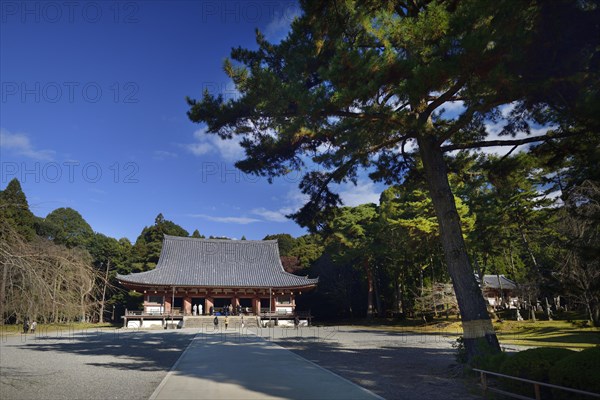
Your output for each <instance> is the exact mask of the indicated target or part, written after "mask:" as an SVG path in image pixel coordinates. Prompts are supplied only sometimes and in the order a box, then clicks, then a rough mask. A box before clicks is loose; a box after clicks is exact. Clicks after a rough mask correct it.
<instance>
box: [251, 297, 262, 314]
mask: <svg viewBox="0 0 600 400" xmlns="http://www.w3.org/2000/svg"><path fill="white" fill-rule="evenodd" d="M252 312H254V314H255V315H260V297H254V298H253V299H252Z"/></svg>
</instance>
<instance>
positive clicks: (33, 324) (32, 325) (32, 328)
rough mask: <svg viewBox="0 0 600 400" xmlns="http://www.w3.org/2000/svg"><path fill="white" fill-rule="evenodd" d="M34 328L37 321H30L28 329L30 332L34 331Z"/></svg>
mask: <svg viewBox="0 0 600 400" xmlns="http://www.w3.org/2000/svg"><path fill="white" fill-rule="evenodd" d="M35 328H37V322H35V321H33V322H32V323H31V327H30V328H29V330H30V331H31V333H35Z"/></svg>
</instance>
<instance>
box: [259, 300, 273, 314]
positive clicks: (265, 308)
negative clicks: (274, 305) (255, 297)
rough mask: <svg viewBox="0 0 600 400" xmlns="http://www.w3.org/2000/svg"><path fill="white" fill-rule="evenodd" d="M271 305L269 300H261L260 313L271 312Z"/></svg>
mask: <svg viewBox="0 0 600 400" xmlns="http://www.w3.org/2000/svg"><path fill="white" fill-rule="evenodd" d="M270 311H272V310H271V304H270V300H269V299H260V312H270Z"/></svg>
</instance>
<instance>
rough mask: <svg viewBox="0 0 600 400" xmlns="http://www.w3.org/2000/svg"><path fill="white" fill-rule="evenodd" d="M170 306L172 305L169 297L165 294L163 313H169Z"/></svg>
mask: <svg viewBox="0 0 600 400" xmlns="http://www.w3.org/2000/svg"><path fill="white" fill-rule="evenodd" d="M172 307H173V305H172V304H171V297H169V296H166V295H165V314H169V313H170V312H171V308H172Z"/></svg>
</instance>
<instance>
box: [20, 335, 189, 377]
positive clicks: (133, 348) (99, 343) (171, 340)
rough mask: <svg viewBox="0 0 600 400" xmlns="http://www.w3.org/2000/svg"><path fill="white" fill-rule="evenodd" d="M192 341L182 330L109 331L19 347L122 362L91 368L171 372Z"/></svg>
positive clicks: (45, 338)
mask: <svg viewBox="0 0 600 400" xmlns="http://www.w3.org/2000/svg"><path fill="white" fill-rule="evenodd" d="M192 338H193V334H191V333H190V332H181V331H170V332H168V333H167V332H163V331H156V332H153V331H124V332H123V331H119V330H115V329H107V330H90V331H79V332H67V333H65V332H58V333H56V332H53V333H49V334H45V335H44V334H40V335H36V336H32V337H30V338H28V339H27V341H26V342H25V343H22V344H21V345H20V347H21V348H22V349H24V350H29V351H38V352H64V353H69V354H76V355H82V356H114V357H116V358H117V359H118V360H119V362H87V363H86V364H87V365H92V366H99V367H105V368H117V369H121V370H136V371H168V370H169V369H170V368H171V366H172V365H173V364H174V363H175V361H177V359H178V358H179V356H180V355H181V352H182V351H183V350H184V349H185V348H186V347H187V345H188V344H189V343H190V340H191V339H192ZM91 360H93V358H92V359H91Z"/></svg>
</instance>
